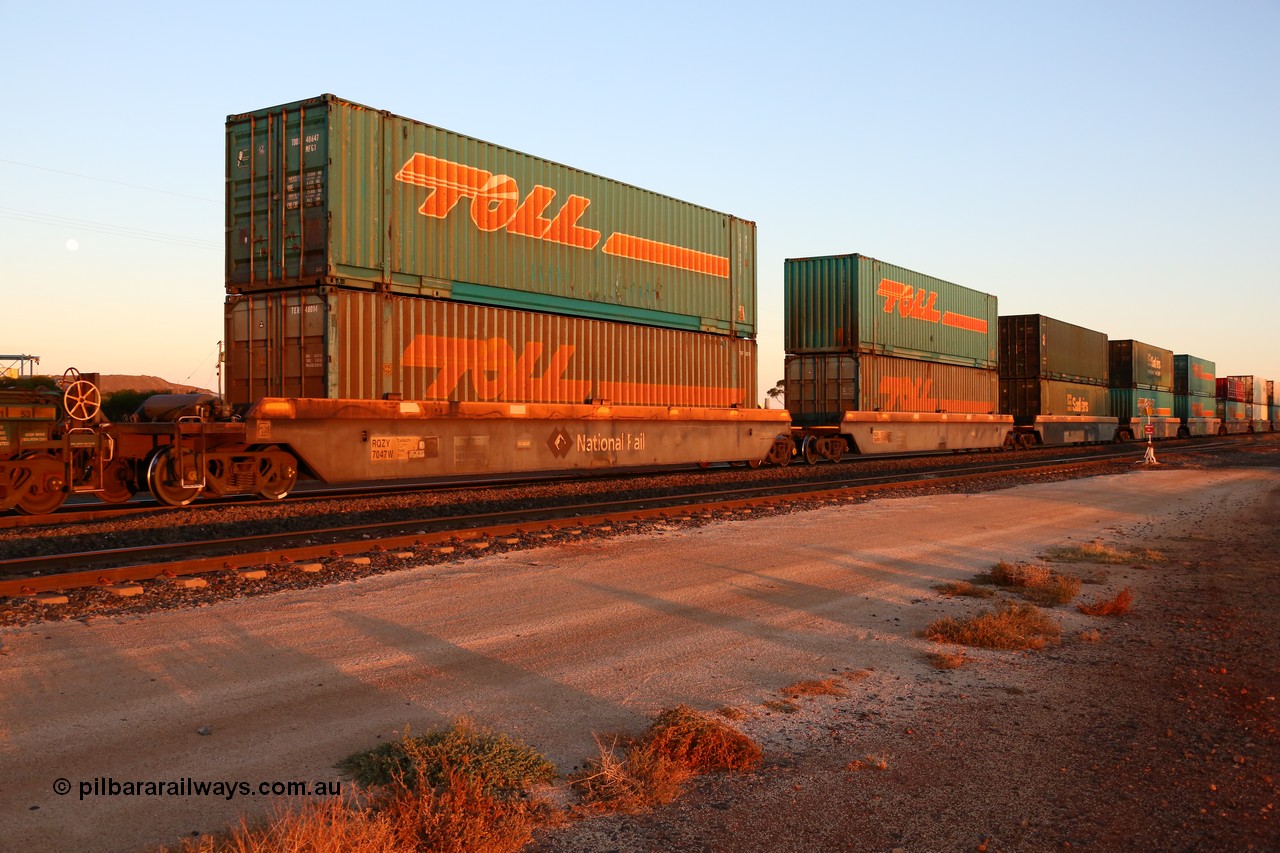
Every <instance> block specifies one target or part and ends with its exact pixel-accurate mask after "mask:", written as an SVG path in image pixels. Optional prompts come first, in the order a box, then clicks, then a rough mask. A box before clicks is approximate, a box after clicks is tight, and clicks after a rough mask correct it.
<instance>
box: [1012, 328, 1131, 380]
mask: <svg viewBox="0 0 1280 853" xmlns="http://www.w3.org/2000/svg"><path fill="white" fill-rule="evenodd" d="M1108 359H1109V355H1108V350H1107V336H1106V335H1105V334H1104V333H1102V332H1095V331H1094V330H1092V329H1086V328H1084V327H1082V326H1077V325H1074V324H1072V323H1064V322H1063V321H1061V320H1055V319H1053V318H1052V317H1046V316H1044V315H1043V314H1010V315H1008V316H1004V317H1001V318H1000V378H1001V379H1060V380H1063V381H1066V382H1078V383H1085V384H1088V385H1106V384H1107V366H1108Z"/></svg>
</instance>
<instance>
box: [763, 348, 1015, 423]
mask: <svg viewBox="0 0 1280 853" xmlns="http://www.w3.org/2000/svg"><path fill="white" fill-rule="evenodd" d="M998 378H999V374H998V373H997V371H995V370H988V369H985V368H978V367H964V366H961V365H956V364H941V363H939V362H934V361H925V360H923V359H914V358H894V357H893V356H885V355H872V354H869V353H813V354H803V355H788V356H787V358H786V371H785V381H784V387H785V391H786V401H787V410H788V411H790V412H791V420H792V423H793V424H795V425H796V426H806V427H808V426H829V425H832V424H838V423H839V422H840V421H841V419H842V418H843V417H844V415H845V413H846V412H928V413H941V412H946V413H964V414H990V413H993V412H995V411H996V403H997V393H998V392H997V381H998Z"/></svg>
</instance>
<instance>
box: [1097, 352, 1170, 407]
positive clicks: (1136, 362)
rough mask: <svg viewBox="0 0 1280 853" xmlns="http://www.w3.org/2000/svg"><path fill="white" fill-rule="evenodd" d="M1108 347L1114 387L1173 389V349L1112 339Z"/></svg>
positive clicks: (1112, 385)
mask: <svg viewBox="0 0 1280 853" xmlns="http://www.w3.org/2000/svg"><path fill="white" fill-rule="evenodd" d="M1107 347H1108V349H1109V352H1110V359H1109V371H1110V373H1111V387H1112V388H1148V389H1152V390H1161V391H1173V351H1172V350H1167V349H1164V348H1162V347H1157V346H1152V345H1151V344H1144V343H1143V342H1142V341H1135V340H1124V341H1108V342H1107ZM1112 399H1113V400H1114V398H1112ZM1172 405H1173V404H1172V403H1170V406H1172Z"/></svg>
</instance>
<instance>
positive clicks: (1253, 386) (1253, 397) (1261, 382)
mask: <svg viewBox="0 0 1280 853" xmlns="http://www.w3.org/2000/svg"><path fill="white" fill-rule="evenodd" d="M1227 378H1228V379H1234V380H1236V381H1237V382H1239V383H1240V386H1241V391H1240V394H1241V396H1240V399H1241V400H1242V401H1244V402H1246V403H1252V404H1253V405H1255V406H1265V405H1266V404H1267V380H1265V379H1263V378H1262V377H1261V376H1229V377H1227Z"/></svg>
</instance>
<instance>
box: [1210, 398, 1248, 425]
mask: <svg viewBox="0 0 1280 853" xmlns="http://www.w3.org/2000/svg"><path fill="white" fill-rule="evenodd" d="M1216 415H1217V417H1219V418H1221V419H1222V420H1224V421H1247V420H1249V404H1248V403H1244V402H1241V401H1240V400H1224V399H1222V398H1221V397H1219V398H1218V406H1217V409H1216Z"/></svg>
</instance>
